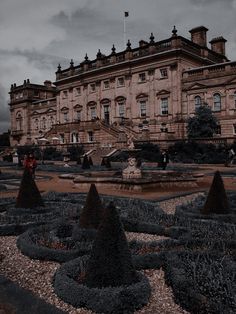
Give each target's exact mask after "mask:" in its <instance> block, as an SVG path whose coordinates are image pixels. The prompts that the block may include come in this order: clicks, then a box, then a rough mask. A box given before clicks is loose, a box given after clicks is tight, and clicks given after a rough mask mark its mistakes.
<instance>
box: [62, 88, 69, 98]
mask: <svg viewBox="0 0 236 314" xmlns="http://www.w3.org/2000/svg"><path fill="white" fill-rule="evenodd" d="M67 96H68V92H67V90H64V91H63V92H62V98H67Z"/></svg>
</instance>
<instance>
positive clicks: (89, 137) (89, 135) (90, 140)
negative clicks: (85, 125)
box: [88, 131, 94, 142]
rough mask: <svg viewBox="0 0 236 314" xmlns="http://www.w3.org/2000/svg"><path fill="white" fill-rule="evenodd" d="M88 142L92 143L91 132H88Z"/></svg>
mask: <svg viewBox="0 0 236 314" xmlns="http://www.w3.org/2000/svg"><path fill="white" fill-rule="evenodd" d="M88 141H89V142H93V141H94V137H93V132H92V131H89V132H88Z"/></svg>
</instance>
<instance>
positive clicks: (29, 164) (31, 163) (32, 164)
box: [23, 153, 37, 178]
mask: <svg viewBox="0 0 236 314" xmlns="http://www.w3.org/2000/svg"><path fill="white" fill-rule="evenodd" d="M23 166H24V168H27V169H28V170H29V172H30V173H31V175H32V177H33V178H35V169H36V167H37V162H36V159H35V157H34V155H33V154H32V153H30V154H28V155H27V156H26V157H25V159H24V162H23Z"/></svg>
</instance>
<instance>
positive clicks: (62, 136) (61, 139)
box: [59, 133, 65, 143]
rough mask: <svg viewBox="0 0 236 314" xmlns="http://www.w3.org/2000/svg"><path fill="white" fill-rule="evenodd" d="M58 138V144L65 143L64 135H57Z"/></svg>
mask: <svg viewBox="0 0 236 314" xmlns="http://www.w3.org/2000/svg"><path fill="white" fill-rule="evenodd" d="M59 137H60V142H61V143H65V136H64V134H63V133H61V134H60V135H59Z"/></svg>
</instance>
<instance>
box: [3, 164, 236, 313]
mask: <svg viewBox="0 0 236 314" xmlns="http://www.w3.org/2000/svg"><path fill="white" fill-rule="evenodd" d="M2 173H3V172H2ZM235 217H236V192H234V191H226V190H225V187H224V182H223V180H222V176H221V174H220V173H219V171H216V172H215V173H214V178H213V181H212V184H211V187H210V190H209V192H208V193H204V192H199V193H195V194H194V195H191V194H190V195H189V196H186V197H182V198H180V197H177V198H170V199H168V200H166V201H165V200H164V201H163V200H162V201H158V200H153V201H147V200H142V199H134V198H131V197H121V196H109V195H99V193H98V192H97V189H96V186H95V185H94V184H91V186H90V189H89V192H88V193H59V192H48V193H43V194H42V193H40V191H39V189H38V187H37V184H36V182H35V180H34V179H33V178H32V176H31V175H30V173H29V172H28V171H27V170H25V171H24V173H23V176H22V178H21V183H20V187H19V190H18V191H17V197H15V198H14V197H7V198H5V197H4V198H1V199H0V234H1V237H0V242H1V247H2V249H1V263H0V271H1V274H2V275H5V276H6V277H9V279H12V280H13V281H14V282H18V284H20V285H22V286H23V288H27V289H28V290H31V291H33V292H34V294H36V295H37V296H38V297H40V298H41V299H44V300H45V301H46V302H47V303H51V304H52V305H54V307H53V308H50V309H44V310H42V313H47V311H48V313H76V309H77V308H80V309H82V312H81V313H134V312H135V313H136V312H137V313H148V311H151V312H153V313H154V312H155V313H164V310H161V309H160V306H164V307H165V306H167V309H168V306H170V305H169V303H168V302H169V301H168V302H167V301H166V299H165V298H164V293H163V292H162V293H160V292H159V295H158V293H157V291H158V289H160V287H158V286H160V285H161V283H160V279H158V280H157V279H155V276H156V274H157V272H158V274H159V275H160V274H161V273H163V282H162V285H165V287H166V289H170V293H171V300H172V301H171V302H172V303H173V304H174V305H173V306H178V308H173V307H171V308H169V312H168V311H167V312H168V313H170V312H172V313H219V314H221V313H225V314H226V313H227V314H228V313H235V311H236V284H235V282H236V280H235V279H236V278H235V276H236V264H235V256H236V254H235V253H236V225H235V224H236V220H235ZM15 245H17V248H16V247H15ZM11 256H12V259H11ZM32 267H33V268H32ZM49 270H50V276H49V275H48V271H49ZM37 272H38V273H37ZM10 291H11V292H8V294H9V293H10V295H16V291H15V290H14V291H13V290H10ZM17 293H18V294H17V297H18V298H21V296H22V298H24V297H23V294H24V293H25V292H23V291H22V290H19V291H18V292H17ZM162 294H163V295H162ZM31 298H34V296H33V295H32V297H31ZM15 299H16V298H15ZM15 299H14V300H15ZM9 300H11V299H9ZM14 300H12V306H13V308H14V306H16V305H15V301H14ZM1 302H2V300H1ZM158 302H159V305H158ZM165 302H166V303H167V304H165ZM5 303H7V302H5ZM8 305H9V304H8ZM8 305H6V306H8ZM10 305H11V304H10ZM10 305H9V306H10ZM34 306H35V302H34ZM55 306H56V307H55ZM32 309H33V305H32ZM58 311H59V312H58ZM91 311H92V312H91ZM22 313H24V312H23V311H22ZM26 313H27V312H26ZM32 313H33V312H32ZM35 313H41V312H40V311H39V310H37V311H36V312H35Z"/></svg>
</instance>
